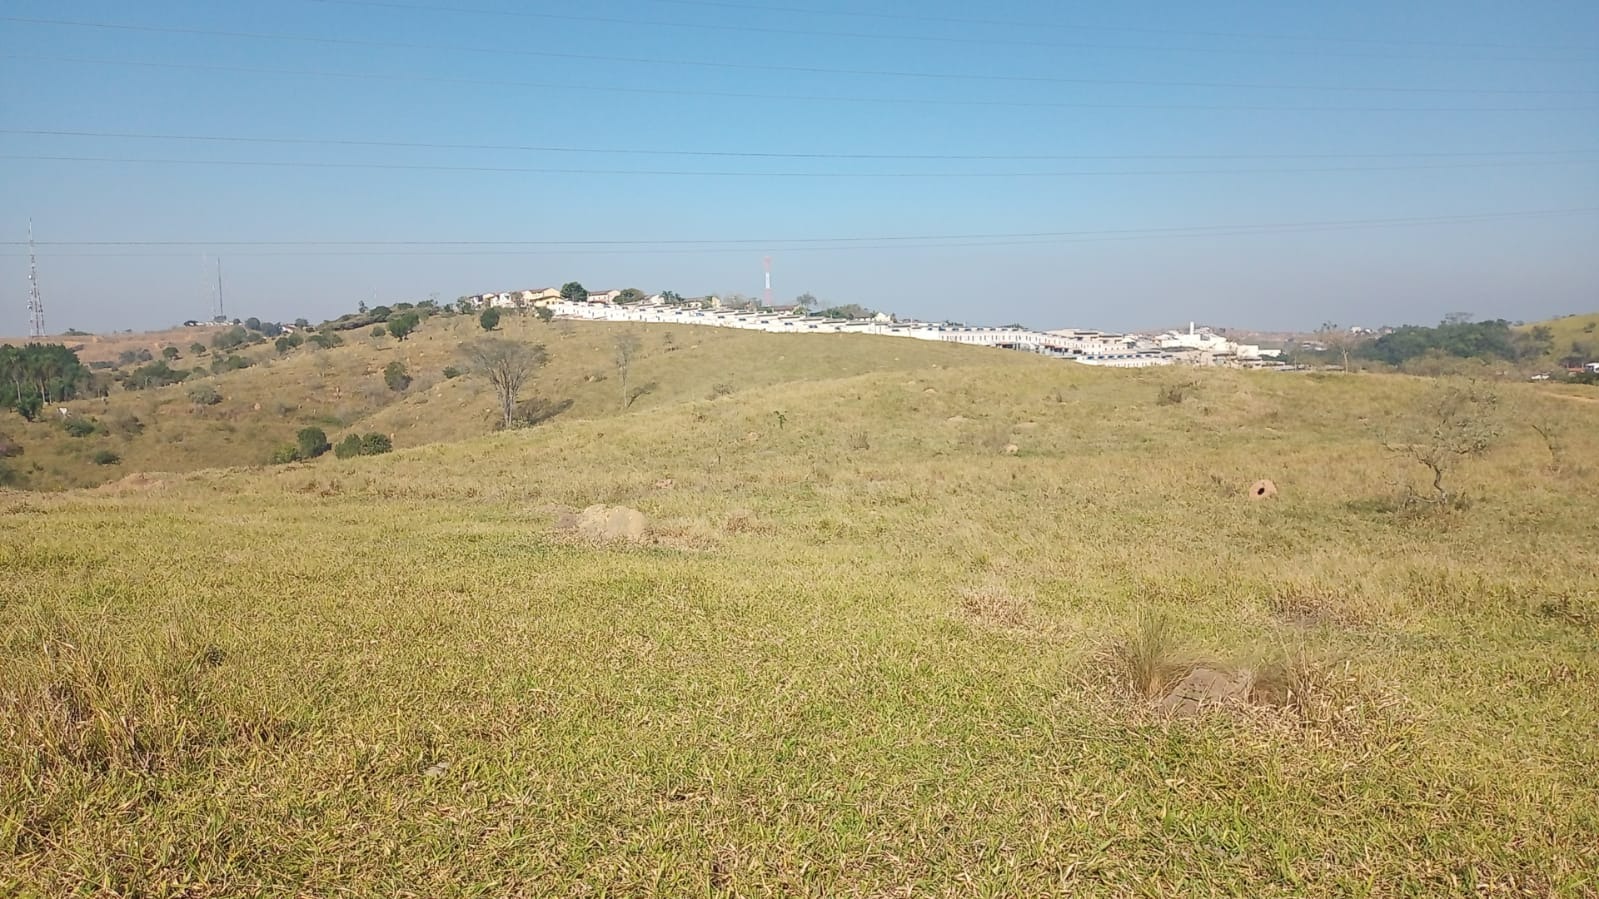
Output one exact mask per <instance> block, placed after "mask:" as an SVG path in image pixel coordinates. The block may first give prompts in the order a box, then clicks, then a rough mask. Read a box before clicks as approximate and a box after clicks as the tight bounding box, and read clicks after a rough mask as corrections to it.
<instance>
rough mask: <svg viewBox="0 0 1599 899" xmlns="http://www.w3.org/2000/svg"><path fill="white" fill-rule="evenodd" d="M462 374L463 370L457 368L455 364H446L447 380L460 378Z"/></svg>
mask: <svg viewBox="0 0 1599 899" xmlns="http://www.w3.org/2000/svg"><path fill="white" fill-rule="evenodd" d="M460 376H461V370H460V369H459V368H456V367H455V366H453V365H446V366H444V378H445V380H451V379H453V378H459V377H460Z"/></svg>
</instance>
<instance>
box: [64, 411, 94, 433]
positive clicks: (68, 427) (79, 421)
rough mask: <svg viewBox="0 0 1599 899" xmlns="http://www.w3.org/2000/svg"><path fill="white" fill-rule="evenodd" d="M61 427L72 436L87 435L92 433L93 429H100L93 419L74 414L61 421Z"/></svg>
mask: <svg viewBox="0 0 1599 899" xmlns="http://www.w3.org/2000/svg"><path fill="white" fill-rule="evenodd" d="M61 427H62V428H63V429H64V430H65V431H66V432H67V434H69V435H70V436H73V437H87V436H89V435H90V434H93V433H94V432H95V431H98V430H100V427H99V426H98V425H96V424H95V423H94V422H93V421H90V420H89V419H87V418H82V417H80V416H77V415H74V416H72V417H71V418H69V419H67V420H66V421H64V422H62V423H61Z"/></svg>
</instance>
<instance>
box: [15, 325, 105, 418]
mask: <svg viewBox="0 0 1599 899" xmlns="http://www.w3.org/2000/svg"><path fill="white" fill-rule="evenodd" d="M88 381H89V369H88V368H86V367H85V366H84V365H83V363H81V362H79V361H78V354H77V353H74V352H73V351H72V350H69V349H67V348H66V347H65V346H64V345H62V344H59V343H30V344H27V345H25V346H21V347H16V346H12V345H10V344H6V345H4V346H0V409H15V410H16V411H17V414H19V415H21V416H22V417H23V418H26V419H28V420H29V421H33V420H35V419H37V418H38V416H39V412H40V410H41V409H43V407H45V406H47V405H49V404H51V403H54V402H59V401H61V400H69V399H72V398H73V397H75V396H77V395H78V394H79V392H80V391H81V390H82V389H83V387H84V385H85V384H87V383H88Z"/></svg>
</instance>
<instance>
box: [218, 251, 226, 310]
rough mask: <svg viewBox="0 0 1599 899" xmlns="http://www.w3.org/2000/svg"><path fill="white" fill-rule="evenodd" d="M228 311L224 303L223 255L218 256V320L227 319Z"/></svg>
mask: <svg viewBox="0 0 1599 899" xmlns="http://www.w3.org/2000/svg"><path fill="white" fill-rule="evenodd" d="M227 317H228V313H227V310H226V307H225V306H223V304H222V257H221V256H218V257H217V321H226V320H227Z"/></svg>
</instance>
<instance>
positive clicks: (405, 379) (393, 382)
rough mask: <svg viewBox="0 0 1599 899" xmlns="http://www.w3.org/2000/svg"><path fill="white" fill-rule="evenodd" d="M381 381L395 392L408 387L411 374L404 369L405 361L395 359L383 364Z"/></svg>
mask: <svg viewBox="0 0 1599 899" xmlns="http://www.w3.org/2000/svg"><path fill="white" fill-rule="evenodd" d="M383 383H385V384H387V385H389V389H390V390H392V391H394V392H396V393H398V392H400V391H402V390H404V389H405V388H407V387H410V386H411V376H410V374H408V373H407V372H406V370H405V363H404V362H401V361H399V360H398V359H396V360H394V361H393V362H390V363H389V364H388V365H385V366H383Z"/></svg>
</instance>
